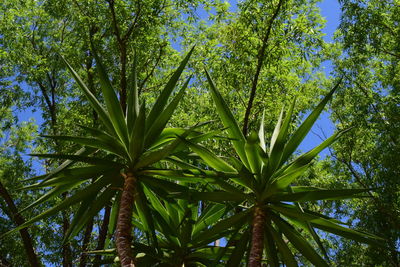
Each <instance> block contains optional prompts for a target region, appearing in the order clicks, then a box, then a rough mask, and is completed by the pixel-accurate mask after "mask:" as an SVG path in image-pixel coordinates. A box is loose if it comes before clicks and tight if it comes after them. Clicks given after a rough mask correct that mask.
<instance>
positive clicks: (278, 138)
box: [267, 101, 296, 178]
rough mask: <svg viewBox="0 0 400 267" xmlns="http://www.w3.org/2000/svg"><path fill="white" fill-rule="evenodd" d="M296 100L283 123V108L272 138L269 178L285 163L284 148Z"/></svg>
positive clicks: (268, 169)
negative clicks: (283, 158) (283, 157)
mask: <svg viewBox="0 0 400 267" xmlns="http://www.w3.org/2000/svg"><path fill="white" fill-rule="evenodd" d="M295 102H296V101H293V102H292V104H291V105H290V108H289V111H288V112H287V114H286V117H285V120H284V121H283V124H282V116H283V109H282V112H281V114H280V116H279V119H278V122H277V124H276V127H275V130H274V134H273V136H272V139H271V147H270V153H269V161H268V168H267V177H268V178H269V177H270V176H271V175H272V173H273V172H274V171H275V170H276V169H278V168H279V167H280V166H281V165H282V164H283V163H284V160H282V154H283V151H284V149H283V148H284V147H285V142H286V139H287V136H288V132H289V127H290V122H291V120H292V114H293V110H294V105H295ZM281 124H282V126H281Z"/></svg>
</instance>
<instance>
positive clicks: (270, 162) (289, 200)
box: [180, 72, 380, 267]
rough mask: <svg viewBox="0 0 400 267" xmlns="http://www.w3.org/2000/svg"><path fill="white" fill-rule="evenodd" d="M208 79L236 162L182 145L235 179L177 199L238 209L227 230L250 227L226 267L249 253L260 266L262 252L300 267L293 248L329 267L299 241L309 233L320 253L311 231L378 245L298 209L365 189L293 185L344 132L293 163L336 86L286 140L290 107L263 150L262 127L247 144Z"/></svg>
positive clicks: (334, 222)
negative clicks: (233, 205) (234, 205)
mask: <svg viewBox="0 0 400 267" xmlns="http://www.w3.org/2000/svg"><path fill="white" fill-rule="evenodd" d="M206 75H207V79H208V82H209V85H210V88H211V95H212V98H213V100H214V103H215V105H216V108H217V112H218V114H219V116H220V118H221V120H222V122H223V124H224V126H225V127H226V128H227V133H228V137H229V138H230V139H231V140H232V145H233V148H234V150H235V151H236V154H237V157H232V158H230V161H228V160H226V159H224V158H222V157H219V156H217V155H215V154H214V153H212V152H211V151H210V150H208V149H207V148H206V147H204V146H201V145H200V144H195V143H193V142H190V141H189V140H187V141H185V143H186V144H187V145H188V146H189V147H190V148H191V149H192V150H193V151H194V152H195V153H196V154H197V155H198V156H199V157H200V158H201V159H202V160H203V161H204V162H205V163H206V164H207V165H208V166H210V167H212V168H214V169H215V170H217V171H222V172H228V173H237V174H238V176H236V177H232V178H231V179H230V181H231V182H230V183H228V181H226V180H222V179H215V181H214V183H215V184H217V185H218V186H219V187H220V188H221V190H219V191H214V192H207V193H203V192H195V191H191V192H190V193H189V194H187V193H182V194H181V195H180V197H186V198H188V197H189V198H191V199H192V200H200V199H201V200H209V201H216V202H222V203H226V201H234V202H236V203H241V205H240V206H241V209H242V210H241V211H239V212H238V213H236V214H235V215H233V216H232V217H230V218H228V219H225V221H227V220H230V226H231V227H234V228H238V227H239V226H241V225H242V223H243V219H244V218H245V219H246V225H247V226H249V227H247V228H244V229H243V231H242V232H241V235H242V237H241V238H240V240H241V242H240V244H241V245H240V246H238V247H237V248H236V249H235V252H234V253H233V254H232V257H231V258H230V259H229V266H238V265H239V263H240V262H241V261H242V260H243V258H244V255H245V252H246V251H248V266H250V267H255V266H257V267H259V266H261V263H262V260H263V257H262V256H263V251H264V248H265V252H266V255H267V262H268V264H269V265H270V266H279V261H280V260H281V261H282V262H283V263H284V264H285V266H298V265H297V262H296V260H295V257H294V253H293V251H292V247H293V248H295V249H297V250H298V251H299V252H300V253H301V254H302V255H303V256H304V257H305V258H307V259H308V260H309V261H310V262H311V263H313V264H314V265H316V266H329V265H328V263H327V262H326V261H325V260H324V259H323V258H322V257H321V256H320V255H319V253H317V251H316V250H315V249H314V248H313V246H312V244H310V243H309V242H308V241H307V240H306V239H305V237H304V236H303V235H302V231H304V232H306V233H309V234H310V235H311V236H312V237H313V238H314V239H315V241H316V243H317V244H318V245H319V246H320V249H321V250H322V251H324V249H323V247H322V244H321V242H320V240H319V237H318V235H317V233H316V231H315V230H314V228H318V229H321V230H324V231H326V232H329V233H333V234H336V235H340V236H343V237H346V238H351V239H354V240H356V241H360V242H365V243H370V244H378V240H380V238H378V237H376V236H373V235H371V234H368V233H364V232H360V231H357V230H352V229H350V228H348V227H346V226H344V225H343V224H342V223H341V222H340V221H337V220H336V219H333V218H329V217H327V216H325V215H323V214H320V213H316V212H313V211H311V210H307V209H303V208H302V207H301V203H302V202H307V201H317V200H331V199H346V198H352V197H359V196H360V194H362V193H364V192H366V191H368V189H342V190H328V189H321V188H315V187H310V186H298V185H294V182H295V181H296V179H297V178H298V177H300V176H301V175H302V174H303V173H304V172H305V171H306V170H307V169H308V168H309V166H310V162H311V161H312V160H313V159H314V158H315V157H316V156H317V155H318V154H319V152H321V151H322V150H323V149H324V148H326V147H328V146H329V145H331V144H332V143H333V142H335V141H336V140H337V139H338V138H339V137H340V136H341V135H342V134H344V133H345V132H346V130H343V131H339V132H337V133H335V134H333V135H332V136H331V137H329V138H328V139H326V140H325V141H323V142H322V143H321V144H320V145H319V146H317V147H315V148H314V149H312V150H310V151H308V152H307V153H304V154H302V155H301V156H299V157H297V158H295V159H293V160H292V158H293V157H294V156H293V153H294V152H295V151H296V149H297V147H298V146H299V144H300V143H301V142H302V140H303V139H304V137H305V136H306V135H307V133H308V132H309V131H310V129H311V127H312V125H313V124H314V123H315V121H316V120H317V118H318V117H319V115H320V113H321V112H322V110H323V109H324V107H325V105H326V104H327V102H328V101H329V99H330V98H331V97H332V94H333V93H334V91H335V89H336V88H337V86H338V85H336V86H335V88H334V89H333V90H331V91H330V92H329V93H328V95H327V96H325V98H324V99H323V100H322V101H321V103H320V104H319V105H318V106H317V107H316V108H315V109H314V110H313V111H312V112H311V114H310V115H309V116H308V117H307V119H305V121H304V122H303V123H302V124H301V125H300V126H299V127H298V128H297V130H295V131H294V133H293V134H292V135H289V126H290V124H291V120H292V113H293V109H294V102H293V103H292V105H291V106H290V107H289V109H288V111H287V113H286V116H285V118H284V116H283V114H284V112H283V110H282V112H281V114H280V116H279V119H278V122H277V124H276V127H275V130H274V132H273V134H272V138H271V140H270V142H269V146H267V143H266V141H265V133H264V125H263V121H262V122H261V126H260V129H259V132H258V133H257V132H251V133H250V134H249V136H248V137H247V138H246V137H245V136H244V135H243V134H242V132H241V131H240V128H239V126H238V123H237V122H236V120H235V118H234V116H233V114H232V112H231V111H230V109H229V108H228V106H227V104H226V103H225V101H224V99H223V98H222V96H221V94H220V93H219V92H218V90H217V89H216V87H215V85H214V82H213V81H212V79H211V77H210V75H209V74H208V73H207V72H206ZM278 255H280V257H278ZM279 258H280V259H279Z"/></svg>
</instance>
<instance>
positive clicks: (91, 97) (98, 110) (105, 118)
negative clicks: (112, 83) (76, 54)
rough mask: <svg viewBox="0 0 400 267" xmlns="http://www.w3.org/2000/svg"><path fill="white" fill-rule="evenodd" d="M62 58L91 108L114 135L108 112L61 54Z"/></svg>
mask: <svg viewBox="0 0 400 267" xmlns="http://www.w3.org/2000/svg"><path fill="white" fill-rule="evenodd" d="M61 58H62V60H63V61H64V62H65V64H66V65H67V67H68V70H69V71H70V73H71V74H72V76H73V77H74V79H75V81H76V82H77V83H78V85H79V87H80V88H81V89H82V92H83V93H84V94H85V96H86V98H87V100H89V103H90V105H91V106H92V107H93V109H94V110H95V111H96V113H97V114H99V118H100V119H101V121H102V122H103V124H104V126H105V127H106V128H107V130H108V131H109V132H110V133H111V134H112V135H114V133H115V129H114V127H113V124H112V122H111V119H110V117H109V115H108V113H107V112H106V111H105V110H104V108H103V107H102V105H101V104H100V103H99V101H98V100H97V98H96V97H95V96H94V95H93V94H92V92H90V90H89V89H88V88H87V87H86V85H85V84H84V82H83V81H82V79H81V77H79V75H78V73H76V72H75V70H74V69H73V68H72V67H71V65H69V63H68V62H67V61H66V60H65V58H64V57H63V56H61Z"/></svg>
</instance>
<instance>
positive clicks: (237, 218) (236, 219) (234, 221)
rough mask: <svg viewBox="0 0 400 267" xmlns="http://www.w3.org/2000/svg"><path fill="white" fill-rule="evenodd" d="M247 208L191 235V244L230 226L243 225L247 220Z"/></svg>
mask: <svg viewBox="0 0 400 267" xmlns="http://www.w3.org/2000/svg"><path fill="white" fill-rule="evenodd" d="M248 214H249V210H246V211H242V212H239V213H237V214H235V215H233V216H231V217H229V218H226V219H223V220H221V221H219V222H218V223H216V224H215V225H214V226H212V227H211V228H209V229H207V230H205V231H202V232H199V233H198V234H197V235H193V242H192V243H193V244H196V243H197V242H201V241H202V240H208V239H210V238H212V237H214V236H215V235H217V234H219V233H221V232H223V231H226V230H228V229H230V228H232V227H237V226H241V225H243V223H244V221H246V220H248Z"/></svg>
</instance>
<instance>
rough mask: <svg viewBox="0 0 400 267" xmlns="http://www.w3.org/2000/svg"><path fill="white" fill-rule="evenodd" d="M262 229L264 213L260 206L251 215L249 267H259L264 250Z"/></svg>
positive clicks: (263, 226)
mask: <svg viewBox="0 0 400 267" xmlns="http://www.w3.org/2000/svg"><path fill="white" fill-rule="evenodd" d="M264 228H265V211H264V210H263V209H262V208H261V207H260V206H256V207H255V208H254V214H253V225H252V236H251V249H250V257H249V265H248V266H249V267H261V259H262V255H263V249H264Z"/></svg>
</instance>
